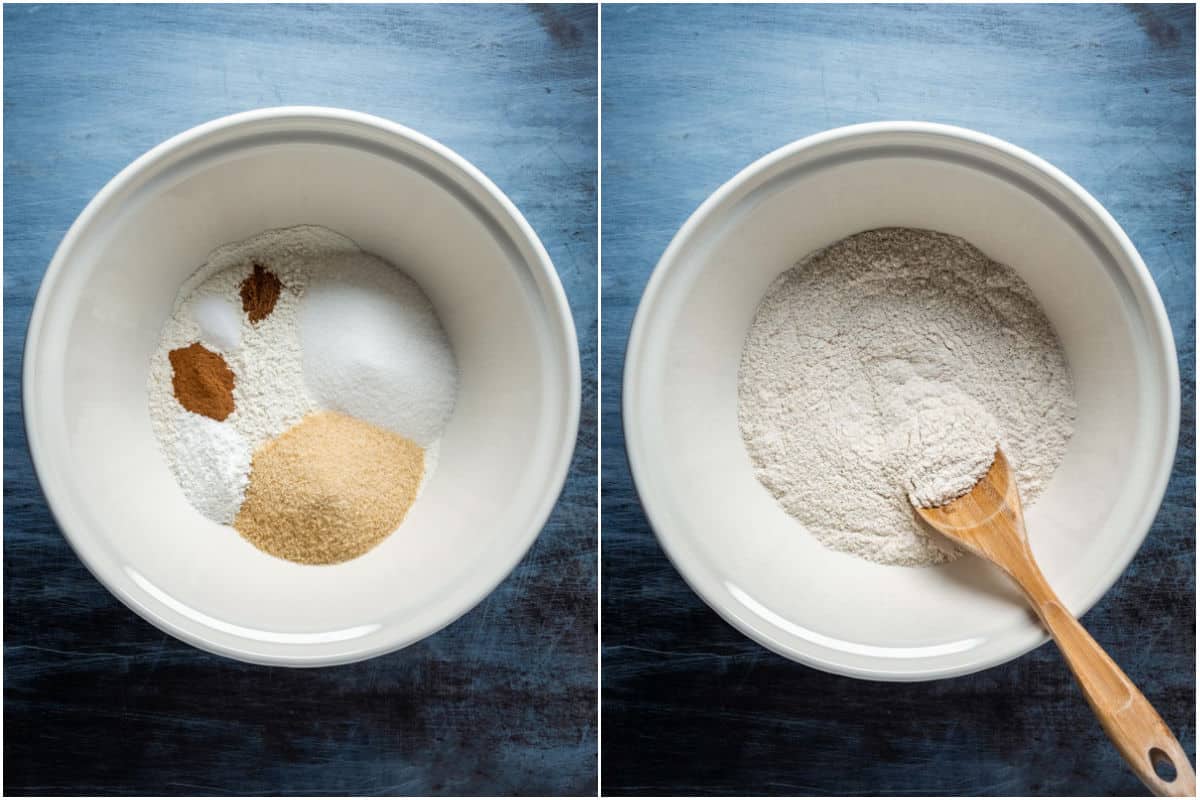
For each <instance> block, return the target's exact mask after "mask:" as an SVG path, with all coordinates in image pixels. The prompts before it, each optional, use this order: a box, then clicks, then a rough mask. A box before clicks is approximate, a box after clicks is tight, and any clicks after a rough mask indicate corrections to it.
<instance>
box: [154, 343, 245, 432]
mask: <svg viewBox="0 0 1200 800" xmlns="http://www.w3.org/2000/svg"><path fill="white" fill-rule="evenodd" d="M167 357H168V358H170V360H171V369H172V371H173V373H174V374H173V375H172V376H171V388H173V389H174V390H175V399H176V400H178V401H179V405H181V406H183V407H184V408H186V409H187V410H188V411H191V412H193V413H195V414H202V415H203V416H206V417H211V418H212V419H215V420H217V421H218V422H220V421H221V420H223V419H225V418H226V417H228V416H229V415H230V414H232V413H233V407H234V404H233V384H234V378H233V370H231V369H229V365H228V364H226V363H225V359H224V358H222V357H221V355H220V354H219V353H214V352H213V351H211V350H209V349H208V348H206V347H205V346H204V345H202V344H200V343H199V342H195V343H193V344H190V345H188V346H187V347H181V348H178V349H176V350H172V351H171V352H170V353H168V354H167Z"/></svg>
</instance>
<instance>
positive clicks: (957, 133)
mask: <svg viewBox="0 0 1200 800" xmlns="http://www.w3.org/2000/svg"><path fill="white" fill-rule="evenodd" d="M880 134H885V135H886V134H899V135H904V134H918V135H926V136H930V137H931V139H936V138H938V137H940V138H942V139H944V140H956V141H959V142H967V143H969V144H972V145H977V146H978V145H982V146H983V147H984V148H985V149H991V150H993V151H995V152H996V153H997V154H999V155H1001V156H1008V157H1010V158H1012V159H1015V160H1016V161H1018V162H1021V163H1022V164H1023V165H1025V166H1027V167H1030V168H1032V169H1033V170H1034V171H1036V172H1039V173H1041V175H1042V176H1043V177H1045V178H1048V179H1049V180H1050V181H1051V182H1052V183H1054V184H1056V185H1057V186H1058V187H1060V188H1062V189H1064V190H1066V191H1067V192H1068V193H1069V194H1071V195H1072V196H1073V198H1074V199H1075V200H1077V201H1078V202H1080V203H1082V204H1083V206H1084V207H1085V208H1086V210H1087V211H1088V212H1090V213H1091V214H1092V215H1093V216H1094V219H1095V221H1096V222H1097V223H1098V224H1099V226H1100V227H1102V228H1103V229H1104V230H1105V232H1107V233H1108V234H1109V235H1111V236H1112V237H1113V240H1114V241H1115V242H1116V244H1117V247H1118V248H1119V250H1120V255H1121V256H1122V257H1123V258H1124V260H1125V262H1126V264H1127V265H1128V266H1129V267H1130V270H1128V271H1127V272H1128V274H1129V276H1130V278H1131V284H1133V285H1134V286H1135V289H1136V290H1138V291H1140V297H1139V299H1141V300H1143V301H1144V302H1145V305H1144V308H1145V309H1148V310H1149V314H1148V316H1144V318H1143V321H1144V323H1146V324H1147V327H1148V328H1149V330H1150V332H1151V334H1152V338H1153V339H1154V340H1155V341H1154V342H1153V344H1155V345H1157V346H1158V347H1160V348H1161V349H1160V352H1159V355H1160V356H1161V357H1162V360H1163V364H1164V374H1165V378H1166V384H1167V385H1166V386H1165V389H1166V391H1165V392H1164V394H1165V398H1166V403H1167V409H1166V411H1167V414H1166V420H1165V436H1166V439H1167V442H1168V445H1167V447H1165V448H1164V449H1163V450H1162V452H1161V454H1160V458H1159V461H1158V464H1157V465H1156V470H1155V474H1154V476H1153V481H1152V483H1151V487H1152V488H1151V491H1150V492H1149V494H1148V495H1147V502H1146V503H1145V505H1144V506H1143V509H1142V511H1141V513H1140V515H1139V517H1138V521H1137V524H1136V526H1135V530H1136V531H1139V533H1138V534H1137V535H1134V536H1130V537H1128V539H1127V540H1126V544H1125V547H1124V549H1123V550H1122V552H1121V553H1120V555H1119V557H1118V558H1116V559H1114V560H1113V562H1112V563H1111V564H1110V566H1109V568H1108V570H1107V572H1105V573H1104V574H1103V575H1102V576H1101V579H1100V580H1098V581H1097V583H1096V584H1095V587H1096V588H1094V589H1093V590H1092V591H1091V592H1089V594H1088V595H1087V596H1086V598H1085V600H1084V602H1083V603H1082V604H1081V606H1080V607H1079V609H1078V612H1077V613H1076V616H1077V617H1082V616H1083V615H1084V614H1086V613H1087V612H1088V611H1089V610H1091V608H1092V607H1093V606H1094V605H1095V604H1096V603H1097V602H1099V600H1100V598H1101V597H1103V596H1104V595H1105V594H1106V593H1107V592H1108V590H1109V589H1111V588H1112V586H1113V584H1115V583H1116V581H1117V579H1118V578H1120V576H1121V575H1122V574H1123V573H1124V572H1125V570H1126V569H1127V568H1128V567H1129V564H1130V563H1131V562H1132V560H1133V558H1134V556H1135V555H1136V554H1137V551H1138V550H1139V549H1140V548H1141V545H1142V543H1143V542H1144V541H1145V539H1146V536H1147V535H1148V534H1149V533H1150V529H1151V526H1152V525H1153V523H1154V520H1155V518H1156V517H1157V515H1158V511H1159V509H1160V507H1161V505H1162V500H1163V497H1164V495H1165V493H1166V489H1167V483H1168V481H1169V480H1170V477H1171V472H1172V471H1173V468H1174V462H1175V454H1176V450H1177V447H1178V440H1179V420H1180V402H1181V401H1180V383H1179V365H1178V357H1177V352H1176V347H1175V338H1174V335H1173V333H1172V330H1171V324H1170V320H1169V319H1168V317H1167V313H1166V308H1165V306H1164V305H1163V301H1162V297H1161V295H1160V294H1159V292H1158V288H1157V286H1156V285H1155V283H1154V279H1153V277H1152V276H1151V274H1150V271H1149V269H1148V268H1147V267H1146V264H1145V262H1144V261H1143V260H1142V258H1141V256H1140V255H1139V254H1138V252H1137V249H1136V248H1135V247H1134V245H1133V242H1132V241H1130V239H1129V237H1128V236H1127V235H1126V234H1125V231H1124V230H1123V229H1122V228H1121V226H1120V225H1119V224H1117V221H1116V220H1115V219H1114V218H1113V217H1112V215H1111V214H1109V213H1108V211H1107V210H1106V209H1105V208H1104V207H1103V206H1102V205H1101V204H1100V203H1099V202H1098V201H1097V200H1096V199H1095V198H1094V197H1092V196H1091V194H1089V193H1088V192H1087V190H1085V189H1084V188H1083V187H1082V186H1080V185H1079V184H1078V183H1076V182H1075V181H1074V180H1073V179H1072V178H1071V177H1069V176H1068V175H1067V174H1066V173H1064V172H1062V171H1061V170H1059V169H1058V168H1057V167H1055V166H1053V165H1052V164H1050V163H1049V162H1047V161H1045V160H1044V159H1042V158H1040V157H1038V156H1036V155H1034V154H1033V153H1031V152H1029V151H1027V150H1025V149H1023V148H1021V147H1018V146H1016V145H1014V144H1012V143H1010V142H1007V141H1005V140H1003V139H1000V138H997V137H995V136H991V135H988V134H985V133H981V132H979V131H975V130H971V129H969V128H963V127H959V126H955V125H947V124H943V123H936V122H922V121H916V120H883V121H877V122H866V123H859V124H854V125H846V126H842V127H838V128H831V129H829V130H825V131H821V132H818V133H814V134H812V135H810V136H806V137H804V138H801V139H797V140H796V141H793V142H791V143H789V144H786V145H784V146H782V147H780V148H778V149H776V150H773V151H771V152H770V153H768V154H766V155H764V156H762V157H761V158H759V159H757V160H755V161H753V162H752V163H750V164H749V165H748V166H746V167H744V168H742V169H741V170H740V171H738V172H737V174H735V175H734V176H733V177H732V178H730V179H729V180H728V181H726V182H725V183H723V184H722V185H721V186H720V187H719V188H718V189H717V190H716V191H714V192H713V193H712V194H711V195H709V196H708V197H707V198H706V199H705V200H704V202H702V203H701V204H700V206H699V207H697V209H696V210H695V211H693V212H692V214H691V215H690V216H689V217H688V218H687V220H686V221H685V222H684V224H683V226H682V227H680V229H679V230H678V232H676V234H675V235H674V237H672V239H671V241H670V243H669V244H668V245H667V248H666V250H665V251H664V252H663V254H662V256H661V257H660V258H659V260H658V263H657V264H656V265H655V267H654V269H653V271H652V273H651V275H650V278H649V280H648V281H647V283H646V288H645V289H644V291H643V292H642V297H641V300H640V301H639V303H638V308H637V312H636V313H635V315H634V319H633V325H632V327H631V328H630V334H629V340H628V342H627V344H626V347H625V365H624V369H623V374H622V399H621V419H622V430H623V434H624V438H625V454H626V459H627V463H628V464H629V470H630V474H631V476H632V478H633V484H634V488H635V491H636V492H637V495H638V500H639V502H640V503H641V505H642V509H643V511H644V512H645V514H646V518H647V521H648V522H649V523H650V527H651V528H652V529H653V531H654V534H655V538H656V539H657V540H658V543H659V546H660V547H661V548H662V549H663V552H664V553H665V554H666V556H667V560H668V561H670V563H671V565H672V566H673V567H674V568H675V570H676V572H678V573H679V574H680V576H681V577H682V578H683V579H684V582H685V583H686V584H687V585H688V587H689V588H691V590H692V591H693V592H695V593H696V595H697V596H698V597H700V599H701V600H702V601H703V602H704V603H705V605H707V606H708V607H709V608H711V609H712V610H713V611H715V612H716V613H717V615H718V616H720V617H721V618H722V619H723V620H724V621H725V622H727V623H728V624H730V625H731V626H733V627H734V628H735V629H736V630H738V631H739V632H741V633H742V634H743V635H745V636H747V637H748V638H750V639H751V640H753V641H755V642H757V643H759V644H760V645H762V646H764V647H766V648H767V649H768V650H771V651H773V652H775V653H777V654H779V655H781V656H784V657H785V658H788V659H790V660H792V661H797V662H799V663H802V664H805V665H807V666H810V667H814V668H816V669H820V670H823V671H825V672H829V673H832V674H836V675H844V676H847V677H851V678H859V679H863V680H877V681H897V682H912V681H925V680H937V679H942V678H952V677H958V676H962V675H969V674H973V673H975V672H979V671H982V670H985V669H988V668H990V667H994V666H997V665H999V664H1004V663H1007V662H1009V661H1011V660H1014V659H1016V658H1019V657H1020V656H1022V655H1024V654H1025V653H1028V652H1029V651H1031V650H1033V649H1035V648H1037V647H1039V646H1041V645H1042V644H1044V643H1046V642H1047V641H1049V636H1048V635H1046V634H1045V632H1044V631H1043V632H1042V635H1041V636H1040V638H1038V639H1035V640H1033V641H1032V642H1030V643H1028V644H1027V645H1026V646H1017V647H1012V648H1010V649H1009V650H1008V652H1002V653H1000V654H998V655H995V656H992V657H987V658H978V659H975V660H968V661H966V662H964V663H963V664H961V665H957V666H949V667H938V668H929V669H923V670H920V669H918V670H906V671H901V670H889V669H875V668H864V667H860V666H856V665H850V664H845V663H842V662H840V661H838V660H836V659H827V658H821V657H818V656H816V655H814V654H812V653H808V652H803V651H801V650H798V649H796V648H793V647H791V646H789V644H788V643H787V642H786V641H784V640H781V639H776V638H772V637H771V636H770V635H769V631H766V630H760V629H758V628H755V627H753V626H751V625H749V624H748V623H747V622H745V621H744V620H743V619H742V618H741V617H739V615H737V614H734V613H732V612H731V611H730V610H729V609H727V608H725V607H724V606H723V605H722V603H721V602H718V601H717V600H714V599H712V597H710V595H708V594H706V593H705V591H704V590H703V589H704V587H703V581H704V580H706V579H707V576H706V575H704V574H703V573H702V572H701V571H700V570H699V569H695V570H693V569H691V568H690V566H689V563H688V556H687V555H686V553H684V552H683V550H682V549H681V548H676V547H675V546H673V544H672V536H671V535H670V534H664V530H669V525H665V524H664V521H663V519H664V518H663V515H662V514H661V513H660V512H659V511H658V510H657V509H656V508H655V501H654V499H653V491H652V488H651V487H652V481H651V480H650V479H649V477H648V474H649V467H648V466H647V463H648V462H649V460H650V459H649V457H648V456H647V454H646V453H645V452H643V442H642V438H641V430H640V426H641V424H642V421H641V420H639V419H638V416H637V414H636V413H635V408H636V406H637V405H638V400H637V398H638V396H639V392H640V385H639V375H640V372H641V360H642V358H643V354H644V352H645V349H646V342H647V338H648V333H647V331H648V330H649V328H650V325H651V322H650V318H651V317H652V316H653V314H654V309H655V307H656V306H657V305H658V303H659V302H660V300H659V297H660V295H661V294H662V292H663V291H664V288H663V287H664V286H665V285H666V284H667V281H668V280H669V276H670V274H671V273H672V272H673V271H674V268H675V266H676V264H677V263H678V259H679V257H680V254H681V253H682V252H683V250H684V249H685V247H686V246H687V245H688V244H689V242H690V240H691V239H692V237H693V236H695V235H696V234H697V232H698V231H700V230H701V229H702V227H703V226H704V225H705V224H706V223H707V222H708V221H709V218H710V217H712V216H714V215H716V214H718V213H719V212H720V211H721V209H722V206H723V205H724V204H725V203H726V201H727V200H729V199H730V198H731V197H734V196H740V195H739V193H741V192H742V191H743V190H745V189H746V188H747V187H748V186H752V185H753V184H754V183H755V182H756V181H758V180H759V179H760V178H761V177H762V176H763V175H765V174H767V173H769V172H770V170H772V169H773V168H775V167H776V166H777V165H779V164H780V163H781V162H785V161H788V160H790V159H794V158H797V157H799V156H801V155H802V154H804V153H805V152H806V151H810V150H813V149H815V148H817V147H821V146H825V145H828V144H830V143H833V142H837V141H845V140H851V139H858V138H866V137H875V136H878V135H880ZM929 146H932V147H937V146H938V145H937V143H936V142H930V143H929Z"/></svg>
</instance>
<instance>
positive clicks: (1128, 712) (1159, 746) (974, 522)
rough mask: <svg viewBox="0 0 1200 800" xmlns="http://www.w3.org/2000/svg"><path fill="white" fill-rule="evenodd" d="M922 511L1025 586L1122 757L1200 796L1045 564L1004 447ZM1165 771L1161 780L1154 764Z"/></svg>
mask: <svg viewBox="0 0 1200 800" xmlns="http://www.w3.org/2000/svg"><path fill="white" fill-rule="evenodd" d="M917 513H918V514H920V515H921V517H922V518H923V519H924V520H925V521H926V522H928V523H929V524H930V525H932V526H933V527H934V529H935V530H937V531H939V532H941V533H942V534H944V535H945V536H947V537H948V538H950V539H951V540H953V541H954V542H957V543H958V544H960V545H962V546H963V547H965V548H966V549H967V550H970V551H971V552H972V553H974V554H975V555H978V556H982V557H983V558H986V559H987V560H988V561H991V562H992V563H993V564H995V565H996V566H998V567H1000V569H1002V570H1004V571H1005V572H1006V573H1007V574H1008V577H1010V578H1012V579H1013V580H1014V581H1015V582H1016V584H1017V585H1018V586H1019V587H1021V590H1022V591H1023V592H1024V593H1025V596H1026V597H1027V598H1028V599H1029V602H1030V603H1031V604H1032V605H1033V608H1034V610H1035V611H1036V612H1037V615H1038V616H1039V617H1040V618H1041V620H1042V624H1043V625H1045V626H1046V629H1047V630H1048V631H1050V635H1051V636H1053V637H1054V641H1055V642H1057V643H1058V648H1059V649H1060V650H1061V651H1062V654H1063V656H1064V657H1065V658H1066V659H1067V665H1068V666H1069V667H1070V668H1071V672H1073V673H1074V674H1075V680H1077V681H1078V682H1079V687H1080V688H1081V689H1083V696H1084V697H1086V698H1087V701H1088V703H1089V704H1090V705H1091V707H1092V711H1094V712H1095V713H1096V716H1097V717H1098V718H1099V719H1100V724H1101V725H1102V726H1104V732H1105V733H1107V734H1108V737H1109V738H1110V739H1112V742H1113V744H1115V745H1116V746H1117V750H1118V751H1119V752H1120V753H1121V756H1122V757H1124V759H1125V760H1126V761H1127V762H1128V763H1129V766H1130V767H1132V768H1133V771H1134V772H1135V773H1137V776H1138V777H1139V778H1141V779H1142V783H1144V784H1146V786H1147V787H1148V788H1149V789H1150V791H1152V792H1154V793H1155V794H1156V795H1159V796H1160V797H1194V796H1195V795H1196V772H1195V770H1194V769H1192V765H1191V764H1190V763H1189V762H1188V758H1187V754H1186V753H1185V752H1184V750H1183V748H1182V747H1181V746H1180V745H1179V742H1178V740H1176V738H1175V737H1174V736H1173V735H1172V734H1171V730H1170V729H1169V728H1168V727H1167V726H1166V723H1164V722H1163V721H1162V717H1160V716H1159V715H1158V712H1157V711H1155V710H1154V707H1153V706H1151V705H1150V702H1149V701H1148V700H1146V698H1145V697H1144V696H1143V695H1142V693H1141V692H1139V691H1138V689H1137V687H1136V686H1134V685H1133V681H1131V680H1129V678H1128V677H1127V676H1126V675H1125V673H1124V672H1122V671H1121V668H1120V667H1118V666H1117V665H1116V664H1115V663H1113V660H1112V659H1111V658H1109V657H1108V654H1107V653H1105V652H1104V650H1103V649H1102V648H1101V647H1100V645H1098V644H1096V640H1095V639H1093V638H1092V637H1091V636H1090V635H1088V632H1087V631H1086V630H1084V628H1083V626H1082V625H1080V624H1079V622H1078V621H1077V620H1076V619H1075V617H1073V616H1071V612H1069V611H1067V609H1066V608H1065V607H1064V606H1063V604H1062V601H1061V600H1059V599H1058V596H1057V595H1055V594H1054V590H1053V589H1051V588H1050V584H1049V583H1047V582H1046V578H1045V576H1044V575H1042V571H1041V570H1040V569H1038V566H1037V563H1036V562H1035V561H1034V559H1033V552H1032V551H1031V550H1030V549H1029V540H1028V538H1026V536H1025V519H1024V516H1023V515H1022V513H1021V497H1020V495H1019V494H1018V493H1017V484H1016V481H1015V480H1013V476H1012V473H1011V472H1010V471H1009V469H1008V459H1006V458H1005V457H1004V453H1003V452H1001V451H1000V450H997V451H996V460H995V461H994V462H993V463H992V466H991V468H990V469H989V470H988V472H987V474H986V475H984V476H983V477H982V478H980V479H979V482H978V483H976V484H975V486H974V487H973V488H972V489H971V491H970V492H968V493H967V494H965V495H963V496H962V497H959V498H958V499H956V500H951V501H950V502H949V503H947V504H946V505H944V506H938V507H937V508H918V509H917ZM1156 765H1157V766H1161V767H1163V769H1164V772H1165V774H1167V775H1170V774H1171V770H1172V768H1173V770H1174V776H1173V777H1172V778H1171V779H1170V780H1167V779H1165V778H1162V777H1159V774H1158V772H1156V771H1155V766H1156Z"/></svg>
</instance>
